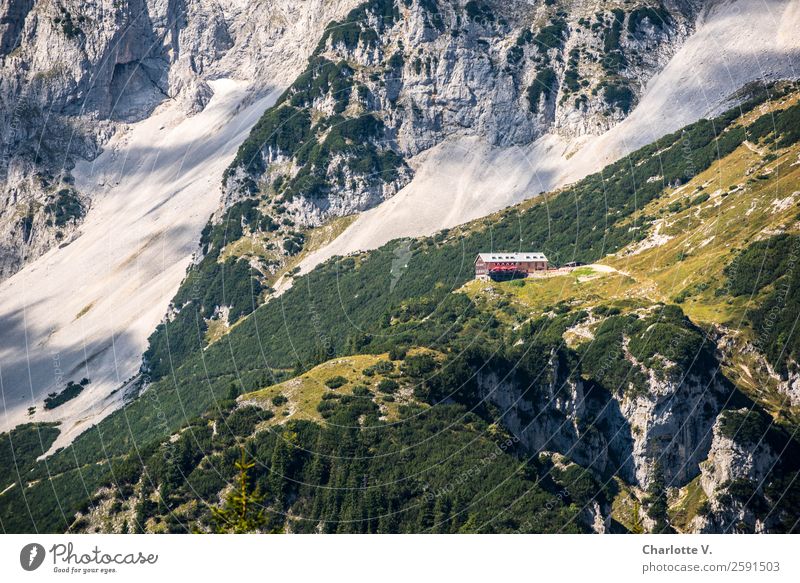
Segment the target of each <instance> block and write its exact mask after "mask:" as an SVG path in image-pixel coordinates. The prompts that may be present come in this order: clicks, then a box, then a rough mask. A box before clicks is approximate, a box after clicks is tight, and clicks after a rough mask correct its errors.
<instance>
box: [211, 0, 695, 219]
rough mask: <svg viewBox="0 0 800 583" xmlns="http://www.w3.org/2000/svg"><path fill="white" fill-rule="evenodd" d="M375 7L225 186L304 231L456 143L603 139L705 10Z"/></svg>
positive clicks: (286, 105)
mask: <svg viewBox="0 0 800 583" xmlns="http://www.w3.org/2000/svg"><path fill="white" fill-rule="evenodd" d="M665 6H668V7H667V8H665V7H663V6H660V7H657V8H654V7H652V6H650V5H649V3H646V2H637V3H633V4H630V5H626V6H625V9H624V10H623V9H622V8H616V7H615V5H614V6H611V4H610V3H609V5H608V7H606V8H605V9H600V10H598V8H597V6H595V5H591V6H590V5H588V3H566V2H546V3H531V2H526V1H522V0H515V1H513V2H487V1H483V2H476V1H469V2H462V1H456V0H450V1H445V0H438V1H437V0H402V1H397V2H394V1H390V0H370V1H367V2H364V3H363V4H361V5H360V6H359V7H358V8H356V9H355V10H353V11H352V12H351V13H350V14H349V15H348V16H347V18H345V19H343V20H342V21H340V22H336V23H333V24H331V25H330V26H329V27H328V29H327V31H326V33H325V35H324V36H323V38H322V41H321V42H320V43H319V46H318V47H317V49H316V51H315V53H314V55H313V56H312V58H311V60H310V63H309V66H308V68H307V69H306V72H305V73H304V74H303V75H301V77H300V78H299V79H297V80H296V81H295V83H294V84H293V85H292V86H291V87H290V88H289V90H288V91H287V93H286V94H285V95H284V98H283V99H282V100H281V101H280V103H279V104H278V105H277V106H276V107H275V108H274V109H273V110H271V111H269V112H267V114H265V116H264V118H263V119H262V120H261V122H260V123H259V125H258V126H257V127H256V128H255V129H254V132H253V134H252V135H251V138H250V140H248V142H247V143H245V145H244V146H243V147H242V149H241V150H240V155H239V156H238V157H237V160H236V161H235V162H234V165H233V166H232V167H231V169H230V172H229V175H228V180H227V181H226V197H225V200H226V202H227V203H228V204H230V203H233V202H236V201H240V200H242V198H245V197H248V196H252V195H261V196H263V197H265V198H266V199H267V200H268V201H271V202H272V203H273V205H272V208H271V209H270V212H271V214H273V215H274V214H282V213H284V212H287V211H288V213H289V215H290V216H291V218H292V220H293V221H295V222H297V223H299V224H301V225H304V226H317V225H319V224H321V223H323V222H324V221H326V220H327V219H329V218H331V217H334V216H341V215H344V214H351V213H353V212H358V211H361V210H364V209H366V208H369V207H371V206H374V205H375V204H377V203H379V202H381V201H382V200H384V199H386V198H388V197H390V196H392V195H393V194H394V193H395V192H397V190H398V189H399V188H401V187H402V186H404V185H405V184H407V183H408V182H409V180H410V178H411V176H412V175H413V171H412V170H411V168H410V166H409V164H408V163H407V162H408V161H409V160H410V159H411V158H413V157H414V156H415V155H417V154H419V153H420V152H423V151H425V150H427V149H429V148H431V147H433V146H435V145H436V144H438V143H440V142H441V141H442V140H444V139H445V138H447V137H450V136H454V135H471V136H480V137H481V138H482V139H485V140H486V141H487V142H488V143H490V144H493V145H498V146H510V145H524V144H529V143H531V142H532V141H534V140H535V139H537V138H539V137H541V136H542V135H543V134H545V133H547V132H555V133H558V134H561V135H564V136H567V137H578V136H581V135H584V134H599V133H602V132H604V131H606V130H608V129H609V128H610V127H612V126H614V125H615V124H616V123H618V122H619V121H620V120H621V119H623V118H624V117H625V116H626V115H627V114H628V113H629V112H630V111H631V109H632V108H633V107H634V105H635V103H636V101H637V99H638V96H639V95H640V94H641V92H642V89H643V86H644V84H645V82H646V81H647V80H648V79H649V78H650V77H651V76H652V75H654V74H655V73H656V72H657V71H658V70H659V68H660V67H662V66H663V65H664V64H665V63H666V61H667V60H668V59H669V57H670V56H671V55H672V54H673V52H674V51H675V50H676V48H677V47H678V46H679V45H680V44H681V42H682V41H683V39H685V38H686V36H687V35H688V34H689V33H690V32H691V28H692V23H693V18H694V16H695V11H696V10H695V7H694V6H693V4H692V3H687V2H681V3H671V4H669V5H665Z"/></svg>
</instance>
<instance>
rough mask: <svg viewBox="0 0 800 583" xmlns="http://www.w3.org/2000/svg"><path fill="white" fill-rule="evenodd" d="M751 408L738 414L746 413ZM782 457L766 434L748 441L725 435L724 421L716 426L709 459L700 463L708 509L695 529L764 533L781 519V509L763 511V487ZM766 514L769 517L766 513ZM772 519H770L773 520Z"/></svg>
mask: <svg viewBox="0 0 800 583" xmlns="http://www.w3.org/2000/svg"><path fill="white" fill-rule="evenodd" d="M748 413H749V410H748V409H741V410H739V411H737V412H736V414H740V415H747V414H748ZM779 457H780V456H778V455H777V454H776V453H775V451H773V449H772V448H771V447H770V445H769V443H768V442H767V441H766V440H765V439H764V438H763V436H762V437H761V438H760V439H758V440H757V441H756V442H754V443H748V441H747V440H746V439H743V438H742V437H740V436H739V435H726V432H725V431H723V429H722V423H721V420H718V421H717V423H715V425H714V439H713V442H712V444H711V449H710V451H709V454H708V459H707V460H706V461H705V462H703V464H701V469H702V474H701V478H700V484H701V486H702V488H703V491H704V492H705V494H706V496H707V497H708V503H709V507H708V508H707V510H706V512H705V513H704V514H702V515H700V516H697V517H695V519H694V521H693V523H692V527H693V529H694V530H695V531H696V532H717V533H725V532H734V531H737V530H739V529H741V528H744V529H745V530H751V531H754V532H764V531H766V530H769V529H770V527H771V526H773V524H774V523H775V522H777V521H778V519H779V514H780V513H779V512H774V513H773V512H763V509H762V508H760V506H761V504H760V503H761V502H762V500H763V498H762V497H763V487H764V484H765V480H766V478H767V476H768V475H769V474H770V473H771V472H772V471H773V470H774V468H775V466H776V464H777V463H778V461H779ZM764 515H766V516H767V520H766V521H765V520H764V519H763V516H764ZM770 518H771V520H770Z"/></svg>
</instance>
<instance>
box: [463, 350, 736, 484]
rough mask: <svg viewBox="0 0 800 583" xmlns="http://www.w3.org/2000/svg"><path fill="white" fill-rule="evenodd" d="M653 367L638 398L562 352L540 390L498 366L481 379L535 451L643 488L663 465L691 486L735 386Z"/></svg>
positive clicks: (669, 476)
mask: <svg viewBox="0 0 800 583" xmlns="http://www.w3.org/2000/svg"><path fill="white" fill-rule="evenodd" d="M647 372H648V373H649V375H648V381H647V390H646V391H640V392H637V393H636V394H635V396H626V395H612V394H610V393H609V392H607V391H605V390H604V389H602V387H600V386H599V385H598V384H597V383H595V382H592V381H591V380H589V381H587V380H584V379H582V378H580V377H575V376H574V375H570V374H569V370H568V369H567V368H565V366H564V365H563V363H561V362H560V359H559V358H558V356H557V355H556V354H553V355H552V357H551V360H550V363H549V365H548V369H547V371H545V372H544V374H546V378H547V382H546V383H545V385H544V388H543V389H541V388H540V390H537V391H529V390H526V387H524V386H520V385H519V384H518V383H517V382H515V380H514V378H513V377H512V376H501V375H498V374H497V373H494V372H482V373H480V374H479V375H478V379H477V380H478V384H479V386H480V387H481V391H482V396H483V398H485V399H487V400H489V401H490V402H491V403H493V404H494V405H495V406H496V407H498V408H499V409H500V411H501V414H502V418H503V423H504V424H505V425H506V426H507V427H508V428H509V430H510V431H512V432H513V433H514V434H515V435H516V436H518V437H519V439H520V441H521V442H522V443H523V444H524V445H525V447H526V449H527V450H528V451H530V452H532V453H533V452H539V451H557V452H559V453H561V454H563V455H565V456H568V457H569V458H570V459H572V460H574V461H575V462H576V463H578V464H580V465H582V466H584V467H587V468H592V469H593V470H595V471H596V472H598V473H601V474H616V475H619V476H620V477H621V478H623V479H624V480H626V481H628V482H629V483H630V484H633V485H636V486H639V487H641V488H647V487H648V486H649V484H650V481H651V480H652V479H653V476H654V474H655V472H654V468H655V466H656V464H658V465H659V466H660V472H661V474H662V477H663V480H664V482H665V483H666V484H667V485H669V486H672V487H678V486H683V485H685V484H686V483H688V482H689V481H690V480H691V479H693V478H694V477H696V476H697V475H698V474H699V473H700V464H701V462H703V461H704V460H705V459H706V458H707V456H708V452H709V449H710V448H711V442H712V427H714V423H715V422H716V419H717V416H718V414H719V412H720V410H721V409H722V407H723V405H724V402H725V399H726V397H727V395H728V394H729V391H730V388H729V387H728V386H727V385H726V384H724V383H722V382H719V381H716V380H714V381H712V382H711V383H709V382H708V379H701V378H699V377H696V376H689V377H687V378H686V379H683V380H681V379H678V380H674V379H668V378H659V377H658V376H657V375H656V374H655V372H654V371H652V370H648V371H647Z"/></svg>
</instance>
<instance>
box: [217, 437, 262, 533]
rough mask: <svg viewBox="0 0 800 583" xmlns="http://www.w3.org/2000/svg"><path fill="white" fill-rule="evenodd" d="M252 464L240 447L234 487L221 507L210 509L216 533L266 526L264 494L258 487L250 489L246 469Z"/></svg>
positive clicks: (252, 529) (250, 530)
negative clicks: (240, 452)
mask: <svg viewBox="0 0 800 583" xmlns="http://www.w3.org/2000/svg"><path fill="white" fill-rule="evenodd" d="M253 466H255V463H254V462H249V461H247V460H246V458H245V453H244V448H242V457H241V459H240V460H239V461H237V462H236V469H237V470H239V476H238V479H237V484H236V488H234V490H233V491H232V492H230V493H229V494H228V495H227V496H226V497H225V502H224V503H223V505H222V508H212V509H211V512H212V516H213V518H214V521H215V522H216V530H217V532H218V533H234V534H244V533H248V532H255V531H258V530H260V529H262V528H263V527H265V526H266V524H267V516H266V513H265V512H264V507H263V501H264V496H263V495H262V494H261V492H260V489H259V488H256V489H255V490H254V491H251V489H250V484H249V478H248V471H249V470H250V469H251V468H253Z"/></svg>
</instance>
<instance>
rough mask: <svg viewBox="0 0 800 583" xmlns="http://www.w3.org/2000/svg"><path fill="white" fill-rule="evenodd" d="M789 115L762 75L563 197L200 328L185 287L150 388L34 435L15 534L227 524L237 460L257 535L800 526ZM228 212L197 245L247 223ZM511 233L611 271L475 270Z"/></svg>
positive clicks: (16, 505) (322, 274)
mask: <svg viewBox="0 0 800 583" xmlns="http://www.w3.org/2000/svg"><path fill="white" fill-rule="evenodd" d="M799 112H800V94H798V90H797V88H796V87H794V86H791V85H782V86H778V87H775V88H771V89H770V91H769V93H764V92H762V93H760V94H759V95H756V96H755V97H753V98H752V99H751V100H748V101H746V102H745V103H743V104H742V105H741V107H737V108H734V109H732V110H730V111H729V112H726V113H725V114H723V115H721V116H719V117H717V118H715V119H713V120H701V121H699V122H697V123H695V124H692V125H691V126H688V127H686V128H684V129H683V130H681V131H679V132H676V133H673V134H670V135H668V136H665V137H663V138H661V139H660V140H658V141H656V142H654V143H653V144H651V145H649V146H647V147H645V148H642V149H640V150H638V151H637V152H635V153H633V154H631V155H630V156H627V157H625V158H623V159H622V160H620V161H619V162H617V163H615V164H612V165H610V166H609V167H607V168H606V169H604V170H603V172H602V173H599V174H595V175H591V176H589V177H587V178H586V179H584V180H582V181H581V182H579V183H578V184H576V185H574V186H572V187H569V188H566V189H564V190H562V191H559V192H555V193H551V194H549V195H547V196H546V197H543V198H541V199H536V200H533V201H529V202H526V203H524V204H522V205H519V206H517V207H514V208H511V209H507V210H505V211H503V212H500V213H497V214H495V215H492V216H489V217H486V218H485V219H482V220H479V221H476V222H473V223H470V224H467V225H464V226H462V227H459V228H457V229H453V230H450V231H447V232H442V233H438V234H437V235H436V236H434V237H428V238H421V239H416V240H400V241H395V242H392V243H390V244H388V245H386V246H383V247H381V248H379V249H377V250H375V251H373V252H369V253H362V254H359V255H356V256H352V257H346V258H336V259H334V260H331V261H329V262H327V263H325V264H323V265H322V266H320V267H319V268H317V269H315V270H313V271H312V272H311V273H309V274H308V275H304V276H301V277H300V278H299V279H298V281H297V282H296V284H295V285H294V286H293V287H292V288H291V289H290V290H288V291H287V292H286V293H285V294H284V295H283V296H281V297H280V298H279V299H276V300H274V301H272V302H269V303H267V304H266V305H263V306H261V307H259V308H258V309H257V310H255V312H254V313H252V314H251V315H249V316H247V317H245V318H244V319H243V320H242V321H241V322H240V323H239V324H238V325H237V326H235V327H234V328H232V329H231V330H230V331H229V333H228V334H227V335H225V336H223V337H221V338H219V339H217V340H216V341H215V342H212V343H211V344H210V345H208V346H205V339H204V338H198V337H197V335H196V334H197V330H198V325H199V324H200V322H202V321H203V320H202V317H203V316H205V312H204V310H205V305H204V302H205V301H207V299H208V298H210V299H213V296H212V295H209V296H204V297H202V298H200V299H193V300H191V301H190V302H188V303H186V304H184V309H183V310H181V312H180V314H182V316H181V315H180V314H179V317H178V318H176V319H175V320H173V321H172V322H170V323H168V324H166V325H164V326H162V327H161V328H160V331H159V333H158V334H157V335H156V336H155V337H154V342H153V343H151V349H150V351H149V355H148V358H149V365H150V366H151V367H152V373H153V381H154V382H153V383H152V385H150V386H149V388H148V389H147V390H146V391H145V392H144V394H142V395H141V396H140V397H139V398H137V399H136V400H134V401H133V402H131V403H130V404H129V405H127V406H126V407H125V408H124V409H123V410H122V411H118V412H116V413H114V414H112V415H110V416H109V417H107V418H106V419H105V420H104V421H102V422H101V423H99V424H98V425H97V426H96V427H95V428H92V429H91V430H89V431H87V432H85V433H84V434H82V435H81V436H80V437H79V438H78V439H77V440H75V442H74V443H73V444H72V445H70V446H69V447H68V448H66V449H65V450H64V451H62V452H58V453H56V454H55V455H53V456H52V457H50V458H47V459H46V460H44V461H42V462H39V463H38V464H34V463H33V462H32V456H31V453H30V451H27V450H26V451H25V452H22V454H24V455H22V454H21V455H20V459H21V460H22V465H21V466H20V468H19V472H20V474H19V479H18V480H14V478H15V477H17V476H12V477H11V480H7V482H9V485H8V486H6V487H5V491H4V492H3V494H0V508H2V514H1V515H0V516H2V520H3V525H4V528H6V529H7V530H12V531H15V530H32V529H34V528H37V529H40V530H48V531H49V530H64V529H67V528H69V527H71V528H73V529H75V530H78V531H86V530H89V531H92V530H96V529H99V530H108V531H120V530H125V529H146V530H151V531H173V532H185V531H187V530H193V529H198V530H232V529H233V527H231V526H230V524H229V523H228V521H227V519H226V516H230V515H226V512H229V510H230V509H229V507H228V504H227V503H226V500H227V501H228V502H230V501H231V500H232V498H231V497H230V495H229V493H228V491H227V489H226V484H227V483H229V482H230V481H231V480H232V479H234V478H235V477H236V472H237V470H236V466H235V465H234V464H235V462H236V461H237V460H238V459H239V458H240V457H241V456H242V455H244V456H245V458H246V459H248V460H250V459H252V460H254V461H255V462H256V466H254V468H252V469H251V470H250V472H251V473H250V474H249V475H248V476H246V478H247V479H246V480H245V482H246V483H247V484H248V485H249V486H248V488H247V494H246V495H247V496H249V497H251V499H252V501H254V504H253V505H251V507H252V508H254V509H255V510H254V512H255V515H254V516H248V517H245V518H246V520H245V523H246V524H247V525H250V526H249V527H248V528H246V529H248V530H262V531H273V530H278V531H290V532H297V531H302V532H316V531H324V532H333V531H335V532H394V531H436V532H515V531H525V532H564V531H573V530H577V531H586V532H588V531H600V532H602V531H609V530H611V531H618V530H621V531H625V530H628V531H633V532H639V531H642V530H647V531H653V532H661V531H670V530H672V529H676V530H680V531H711V532H730V531H733V530H737V531H770V532H792V531H796V529H797V525H798V516H797V504H796V501H797V499H798V495H800V491H799V490H798V486H797V484H798V482H797V480H796V478H797V475H798V474H797V473H798V469H799V468H798V466H797V459H798V458H797V454H796V452H797V448H798V442H797V440H796V439H795V437H794V435H795V432H796V428H797V418H798V417H797V414H798V411H797V408H796V406H795V405H793V404H792V403H791V399H790V395H791V386H792V385H793V383H794V382H795V381H794V378H795V377H794V376H793V375H796V370H797V365H796V362H797V361H796V355H797V353H798V352H797V336H796V334H794V333H793V332H792V329H791V326H789V327H785V326H784V325H783V324H781V326H780V327H776V326H775V325H774V324H772V323H770V322H775V321H778V322H784V321H786V322H791V320H790V319H788V318H787V317H786V316H787V315H790V314H792V315H793V314H794V307H795V305H796V298H795V296H796V293H795V292H792V291H791V290H792V289H795V288H794V287H792V286H789V287H788V288H787V287H786V286H785V285H784V284H785V283H786V282H787V281H792V280H793V278H794V277H795V270H796V262H795V261H793V260H792V259H791V258H792V257H793V253H792V252H791V250H792V249H794V245H795V243H793V242H795V241H796V239H797V232H798V231H797V217H796V215H797V211H796V201H795V200H794V199H795V198H796V197H795V195H796V192H795V191H796V190H797V179H798V177H797V175H796V174H797V168H798V159H800V158H798V156H800V150H798V147H800V146H798V143H800V134H798V133H797V128H798V127H800V124H798V123H797V121H798V115H800V113H799ZM598 192H602V193H603V196H598ZM233 208H235V209H239V212H241V213H242V214H240V215H236V216H235V220H233V221H231V222H230V223H229V224H228V223H221V224H219V225H217V226H214V227H211V228H210V229H209V230H208V231H207V232H206V233H205V234H204V242H205V245H206V246H207V249H208V250H210V249H213V248H216V247H217V246H218V244H219V242H220V241H223V240H224V237H225V233H226V232H227V231H228V230H229V229H231V228H232V225H238V226H239V227H240V228H242V227H243V226H244V225H246V224H248V223H249V222H250V221H252V219H253V216H252V215H250V216H249V218H245V217H246V215H247V213H248V212H250V211H249V210H248V208H247V205H244V204H243V203H239V204H238V205H234V207H233ZM242 219H245V220H242ZM520 244H522V245H525V246H526V247H535V248H540V249H544V250H546V251H547V252H548V255H549V256H550V257H551V259H552V260H554V261H556V262H564V261H568V260H572V259H577V260H581V261H585V262H597V261H601V260H602V261H603V264H604V266H603V267H600V266H590V267H584V268H581V269H579V270H576V271H573V272H570V273H568V274H561V275H556V276H555V277H552V278H546V279H541V280H526V281H524V282H523V281H516V282H514V281H512V282H505V283H499V284H483V283H479V284H476V283H469V282H470V280H471V279H472V259H473V258H474V255H475V253H477V252H478V251H480V250H485V249H487V248H489V249H491V248H495V249H500V248H502V249H513V248H515V247H517V246H519V245H520ZM787 251H789V252H788V253H787ZM223 265H225V264H224V263H223ZM759 266H760V267H759ZM756 267H757V269H755V270H754V268H756ZM226 269H231V266H230V265H228V267H227V268H226ZM740 270H741V271H740ZM229 273H230V272H229ZM745 274H746V275H745ZM752 274H757V275H756V277H753V276H752ZM195 282H197V280H195ZM192 283H193V282H192V280H191V279H190V280H189V284H190V285H191V284H192ZM465 284H466V285H465ZM201 289H205V288H201ZM786 289H788V290H789V292H785V291H784V290H786ZM247 291H248V290H247V289H246V288H245V289H244V290H242V289H239V290H238V291H237V293H242V292H245V293H246V292H247ZM179 297H180V294H179ZM233 305H234V306H236V305H239V304H237V303H234V304H233ZM163 340H166V342H164V341H163ZM737 342H738V343H739V344H737ZM741 343H744V344H741ZM742 346H744V347H745V348H744V349H742V348H741V347H742ZM756 364H758V366H756ZM760 375H764V377H763V378H765V379H766V378H771V379H772V380H771V381H769V382H766V383H763V382H761V381H760V380H758V379H759V378H761V376H760ZM294 377H296V378H294ZM242 393H245V394H242ZM36 429H37V428H36V427H27V428H24V429H20V430H18V431H20V432H21V434H22V435H24V436H28V437H27V438H26V439H23V440H22V442H23V443H24V444H27V445H28V448H27V449H28V450H29V449H30V447H29V445H30V444H29V441H30V439H29V436H30V434H32V433H33V432H34V431H36ZM40 430H41V431H42V432H46V433H45V435H46V438H47V439H46V440H44V443H43V444H41V445H42V447H41V448H39V449H40V450H44V449H45V448H46V447H47V445H46V444H47V443H49V442H50V441H51V440H52V439H53V437H52V435H51V433H52V429H51V428H50V427H41V428H40ZM487 486H488V487H487ZM54 493H55V496H54ZM26 504H29V505H30V506H29V507H30V508H33V509H35V510H34V511H33V513H32V514H29V513H28V511H27V510H26ZM209 506H211V507H212V508H217V509H218V510H219V511H216V510H212V508H209ZM226 509H227V510H226ZM259 509H261V510H259ZM78 511H80V514H78V515H77V519H75V517H76V513H77V512H78Z"/></svg>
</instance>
